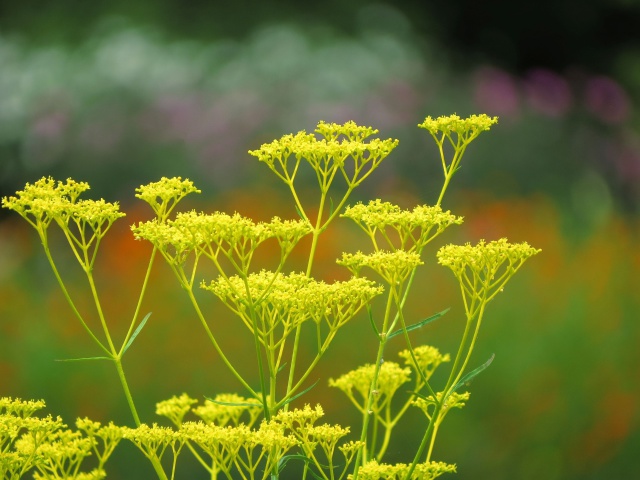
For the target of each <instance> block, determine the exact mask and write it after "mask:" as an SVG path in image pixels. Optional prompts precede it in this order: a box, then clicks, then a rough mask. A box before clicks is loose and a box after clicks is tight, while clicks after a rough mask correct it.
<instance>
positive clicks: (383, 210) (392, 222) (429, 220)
mask: <svg viewBox="0 0 640 480" xmlns="http://www.w3.org/2000/svg"><path fill="white" fill-rule="evenodd" d="M341 216H342V217H346V218H350V219H352V220H353V221H354V222H356V224H358V226H359V227H360V228H362V229H363V230H364V231H365V232H366V233H367V234H368V235H369V236H370V237H371V239H372V240H373V241H374V242H376V240H375V236H376V233H378V232H379V233H380V234H382V236H383V238H384V239H385V240H386V241H387V243H388V246H389V248H391V249H392V250H399V249H403V250H407V251H410V252H412V251H415V250H417V251H421V250H422V248H423V247H424V246H425V245H426V244H427V243H429V242H430V241H431V240H433V239H434V238H435V237H436V236H438V235H439V234H440V233H442V232H443V231H444V230H445V229H446V228H447V227H448V226H450V225H460V224H461V223H462V221H463V218H462V217H456V216H455V215H452V214H451V212H449V211H448V210H447V211H446V212H445V211H443V210H442V208H440V206H439V205H436V206H433V207H432V206H428V205H418V206H417V207H415V208H414V209H413V210H402V209H401V208H400V207H399V206H397V205H394V204H392V203H389V202H383V201H381V200H380V199H377V200H372V201H370V202H369V203H368V204H366V205H365V204H363V203H358V204H356V205H354V206H350V207H347V209H346V210H345V212H344V213H343V214H342V215H341ZM394 240H395V243H397V244H395V243H394ZM375 245H376V246H377V243H376V244H375Z"/></svg>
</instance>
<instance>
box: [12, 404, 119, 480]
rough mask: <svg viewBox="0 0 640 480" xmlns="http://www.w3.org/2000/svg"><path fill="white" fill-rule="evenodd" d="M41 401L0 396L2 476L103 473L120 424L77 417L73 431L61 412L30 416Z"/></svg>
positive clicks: (78, 479) (51, 479)
mask: <svg viewBox="0 0 640 480" xmlns="http://www.w3.org/2000/svg"><path fill="white" fill-rule="evenodd" d="M44 406H45V404H44V402H42V401H23V400H20V399H12V398H10V397H3V398H0V478H3V479H18V478H21V477H22V475H23V474H25V473H26V472H29V471H33V473H34V478H38V479H47V480H57V479H60V480H63V479H65V480H67V479H68V480H89V479H95V480H98V479H102V478H104V477H105V476H106V474H105V472H104V469H103V467H104V464H105V463H106V461H107V460H108V458H109V456H110V455H111V453H113V450H114V449H115V447H116V445H117V444H118V442H119V441H120V439H121V438H122V434H121V430H120V427H116V426H114V425H113V424H111V425H109V426H107V427H102V426H100V424H99V423H97V422H90V421H81V420H78V424H77V425H78V431H72V430H69V429H67V426H66V425H65V424H64V423H63V422H62V419H61V418H60V417H57V418H53V417H52V416H51V415H49V416H47V417H34V416H33V414H34V413H35V412H37V411H38V410H40V409H42V408H44ZM99 440H100V441H99ZM94 454H95V455H96V458H97V463H98V465H97V467H96V468H94V469H93V470H92V471H91V472H81V471H80V468H81V466H82V463H83V461H84V459H85V458H86V457H88V456H91V455H94Z"/></svg>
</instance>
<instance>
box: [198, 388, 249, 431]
mask: <svg viewBox="0 0 640 480" xmlns="http://www.w3.org/2000/svg"><path fill="white" fill-rule="evenodd" d="M213 400H214V401H211V400H208V399H207V400H205V401H204V405H200V406H198V407H195V408H193V413H195V414H196V415H197V416H198V417H200V418H201V419H202V420H203V421H204V422H205V423H206V424H209V425H218V426H220V427H224V426H226V425H228V424H232V425H234V426H238V425H240V420H241V418H242V416H243V415H244V414H245V412H246V413H247V414H248V417H249V418H248V419H247V421H246V422H244V423H245V424H246V425H247V426H249V427H250V426H251V425H253V424H254V423H255V421H256V420H257V419H258V417H259V416H260V415H261V414H262V405H261V404H258V403H256V401H255V400H252V399H248V398H244V397H241V396H240V395H237V394H235V393H219V394H218V395H216V396H215V397H214V398H213Z"/></svg>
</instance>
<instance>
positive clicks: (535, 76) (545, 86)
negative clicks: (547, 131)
mask: <svg viewBox="0 0 640 480" xmlns="http://www.w3.org/2000/svg"><path fill="white" fill-rule="evenodd" d="M524 90H525V94H526V96H527V101H528V103H529V105H530V106H531V108H532V109H533V110H536V111H537V112H539V113H542V114H543V115H547V116H550V117H560V116H562V115H564V114H566V113H567V112H568V111H569V109H570V108H571V105H572V103H573V98H572V95H571V89H570V88H569V84H568V83H567V81H566V80H565V79H564V78H563V77H562V76H561V75H558V74H557V73H555V72H552V71H551V70H546V69H542V68H538V69H534V70H531V71H530V72H529V73H528V74H527V76H526V78H525V80H524Z"/></svg>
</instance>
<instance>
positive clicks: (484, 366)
mask: <svg viewBox="0 0 640 480" xmlns="http://www.w3.org/2000/svg"><path fill="white" fill-rule="evenodd" d="M494 358H496V354H495V353H494V354H492V355H491V358H489V360H487V361H486V362H484V363H483V364H482V365H480V366H479V367H478V368H476V369H474V370H471V371H470V372H469V373H467V374H466V375H465V376H464V377H462V378H461V379H460V381H459V382H458V383H456V384H455V385H454V387H453V390H451V391H452V392H455V391H456V390H457V389H458V388H460V387H461V386H463V385H464V384H468V383H470V382H471V380H473V379H474V378H475V376H476V375H478V374H479V373H480V372H482V371H483V370H486V369H487V367H489V365H491V362H493V359H494Z"/></svg>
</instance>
